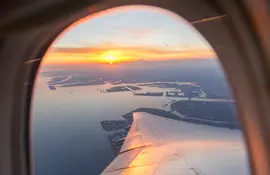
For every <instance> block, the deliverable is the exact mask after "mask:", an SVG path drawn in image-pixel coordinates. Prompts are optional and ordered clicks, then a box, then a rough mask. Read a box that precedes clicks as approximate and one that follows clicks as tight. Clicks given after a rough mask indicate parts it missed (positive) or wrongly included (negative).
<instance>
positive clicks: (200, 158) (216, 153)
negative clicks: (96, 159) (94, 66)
mask: <svg viewBox="0 0 270 175" xmlns="http://www.w3.org/2000/svg"><path fill="white" fill-rule="evenodd" d="M133 118H134V121H133V124H132V126H131V128H130V131H129V133H128V135H127V137H126V139H125V142H124V144H123V146H122V148H121V150H120V153H119V154H118V156H117V157H116V158H115V159H114V160H113V161H112V162H111V164H110V165H109V166H108V167H107V168H106V169H105V170H104V171H103V172H102V175H131V174H132V175H134V174H139V175H144V174H145V175H182V174H183V175H209V174H211V175H212V174H213V175H216V174H219V175H225V174H226V175H227V174H231V173H232V172H233V174H238V175H246V174H250V173H249V169H248V166H247V158H246V154H245V148H244V145H243V142H242V135H241V131H238V130H231V129H225V128H216V127H210V126H204V125H197V124H190V123H185V122H181V121H177V120H172V119H167V118H163V117H159V116H156V115H152V114H148V113H143V112H136V113H134V114H133ZM232 170H233V171H232ZM228 171H229V172H228Z"/></svg>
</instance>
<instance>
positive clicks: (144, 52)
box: [44, 6, 216, 64]
mask: <svg viewBox="0 0 270 175" xmlns="http://www.w3.org/2000/svg"><path fill="white" fill-rule="evenodd" d="M215 57H216V56H215V53H214V52H213V51H212V48H211V47H210V46H209V44H208V42H207V41H206V40H205V39H204V38H203V37H202V36H201V35H200V34H199V33H198V32H197V31H196V30H195V29H194V28H193V27H192V26H190V25H189V24H188V23H187V22H186V21H184V20H183V19H182V18H181V17H178V16H176V15H175V14H173V13H171V12H168V11H165V10H161V9H158V8H152V7H151V8H149V7H142V6H129V7H120V8H115V9H114V10H107V11H104V12H101V13H98V14H95V15H93V16H90V17H87V18H85V19H82V20H81V21H80V22H77V23H76V25H73V26H72V27H70V28H68V29H67V30H66V31H64V32H63V33H62V34H61V35H60V36H59V37H58V38H57V39H56V41H55V42H54V43H53V44H52V46H51V48H50V49H49V50H48V52H47V54H46V56H45V61H44V63H45V64H61V63H106V64H115V63H118V62H130V61H136V60H141V59H143V60H150V61H152V60H153V61H156V60H175V59H189V58H215Z"/></svg>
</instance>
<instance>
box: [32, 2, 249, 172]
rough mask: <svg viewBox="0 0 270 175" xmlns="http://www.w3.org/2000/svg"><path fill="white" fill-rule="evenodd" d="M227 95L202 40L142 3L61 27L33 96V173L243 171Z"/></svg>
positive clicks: (242, 151)
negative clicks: (63, 29) (64, 28)
mask: <svg viewBox="0 0 270 175" xmlns="http://www.w3.org/2000/svg"><path fill="white" fill-rule="evenodd" d="M236 115H237V113H236V107H235V102H234V99H233V97H232V95H231V93H230V89H229V86H228V84H227V80H226V76H225V75H224V72H223V69H222V67H221V66H220V64H219V61H218V58H217V55H216V53H215V52H214V50H213V49H212V47H211V46H210V45H209V43H208V42H207V41H206V40H205V38H203V37H202V36H201V34H200V33H199V32H198V31H197V30H196V29H195V28H194V27H193V26H192V25H190V24H189V23H188V22H187V21H185V20H184V19H183V18H181V17H179V16H178V15H176V14H174V13H172V12H169V11H167V10H164V9H161V8H157V7H150V6H124V7H117V8H113V9H109V10H105V11H103V12H100V13H97V14H95V15H93V16H88V17H86V18H83V19H82V20H80V21H78V22H76V23H75V24H74V25H72V26H70V27H69V28H67V29H66V30H65V31H64V32H63V33H61V34H60V36H59V37H58V38H57V39H56V40H55V42H54V43H53V44H52V45H51V47H50V48H49V49H48V51H47V53H46V55H45V56H44V59H43V61H42V64H41V66H40V70H39V72H38V76H37V79H36V85H35V91H34V96H33V104H32V118H33V128H34V129H33V135H34V139H33V145H34V150H33V151H34V166H35V168H34V169H35V174H37V175H48V174H50V175H60V174H65V175H67V174H70V175H71V174H72V175H73V174H80V175H89V174H94V175H95V174H110V173H115V174H121V173H122V174H151V173H152V174H153V173H154V172H155V173H156V174H170V173H171V174H181V173H184V174H188V173H189V174H236V175H241V174H243V175H244V174H245V175H246V174H250V172H249V168H248V161H247V155H246V149H245V145H244V142H243V136H242V132H241V129H240V126H239V122H238V119H237V116H236Z"/></svg>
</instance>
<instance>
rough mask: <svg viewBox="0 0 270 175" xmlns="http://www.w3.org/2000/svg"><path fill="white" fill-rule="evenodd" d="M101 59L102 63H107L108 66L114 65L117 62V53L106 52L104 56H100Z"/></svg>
mask: <svg viewBox="0 0 270 175" xmlns="http://www.w3.org/2000/svg"><path fill="white" fill-rule="evenodd" d="M102 57H103V58H102V59H103V61H104V62H106V63H108V64H114V63H116V62H119V59H120V58H119V57H120V56H119V55H118V54H117V53H114V52H112V51H111V52H107V53H105V54H103V55H102Z"/></svg>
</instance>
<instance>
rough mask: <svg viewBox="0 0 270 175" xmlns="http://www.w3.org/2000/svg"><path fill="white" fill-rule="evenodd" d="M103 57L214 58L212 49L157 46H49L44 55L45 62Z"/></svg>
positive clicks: (96, 60)
mask: <svg viewBox="0 0 270 175" xmlns="http://www.w3.org/2000/svg"><path fill="white" fill-rule="evenodd" d="M105 57H107V58H108V57H114V58H115V59H114V61H115V62H130V61H135V60H138V59H145V60H150V61H151V60H153V61H158V60H177V59H190V58H216V55H215V53H214V52H213V51H212V50H202V49H194V48H186V49H176V48H168V49H167V48H161V47H160V48H159V47H126V46H113V47H109V48H108V47H105V46H100V47H81V48H56V47H55V48H51V49H50V50H49V51H48V52H47V54H46V56H45V61H44V63H45V64H58V63H107V62H108V59H107V58H105Z"/></svg>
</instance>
